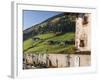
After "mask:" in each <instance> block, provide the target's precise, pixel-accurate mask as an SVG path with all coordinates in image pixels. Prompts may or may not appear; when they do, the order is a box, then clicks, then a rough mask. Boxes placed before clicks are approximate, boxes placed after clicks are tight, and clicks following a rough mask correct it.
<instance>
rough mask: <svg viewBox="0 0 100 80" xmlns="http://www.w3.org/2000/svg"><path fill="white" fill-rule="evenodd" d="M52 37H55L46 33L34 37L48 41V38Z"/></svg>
mask: <svg viewBox="0 0 100 80" xmlns="http://www.w3.org/2000/svg"><path fill="white" fill-rule="evenodd" d="M54 36H55V34H54V33H47V34H39V35H37V36H35V37H38V38H40V39H48V38H52V37H54Z"/></svg>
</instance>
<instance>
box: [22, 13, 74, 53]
mask: <svg viewBox="0 0 100 80" xmlns="http://www.w3.org/2000/svg"><path fill="white" fill-rule="evenodd" d="M23 40H24V45H23V47H24V53H30V52H31V53H41V54H42V53H47V54H49V53H74V52H75V16H72V15H71V14H70V15H69V14H68V13H67V14H66V13H62V14H59V15H56V16H53V17H51V18H49V19H47V20H45V21H43V22H41V23H39V24H37V25H35V26H32V27H30V28H28V29H26V30H24V31H23Z"/></svg>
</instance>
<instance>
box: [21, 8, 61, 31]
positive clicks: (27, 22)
mask: <svg viewBox="0 0 100 80" xmlns="http://www.w3.org/2000/svg"><path fill="white" fill-rule="evenodd" d="M60 13H61V12H52V11H34V10H24V11H23V26H24V30H25V29H27V28H29V27H31V26H33V25H36V24H38V23H41V22H42V21H44V20H46V19H48V18H50V17H52V16H55V15H58V14H60Z"/></svg>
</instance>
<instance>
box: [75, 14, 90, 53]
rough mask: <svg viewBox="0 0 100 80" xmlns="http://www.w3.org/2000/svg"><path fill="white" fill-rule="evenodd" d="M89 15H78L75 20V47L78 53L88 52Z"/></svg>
mask: <svg viewBox="0 0 100 80" xmlns="http://www.w3.org/2000/svg"><path fill="white" fill-rule="evenodd" d="M90 16H91V15H90V14H89V13H87V14H86V13H85V14H84V13H83V14H78V16H77V18H76V32H75V46H76V48H77V50H79V51H90V46H91V45H90V41H91V40H90V39H91V31H90V30H91V29H90V26H91V25H90V20H91V18H90Z"/></svg>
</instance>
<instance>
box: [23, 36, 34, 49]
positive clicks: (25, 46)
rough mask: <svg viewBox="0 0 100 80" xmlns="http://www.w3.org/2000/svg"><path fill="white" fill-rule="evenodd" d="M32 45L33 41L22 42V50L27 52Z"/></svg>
mask: <svg viewBox="0 0 100 80" xmlns="http://www.w3.org/2000/svg"><path fill="white" fill-rule="evenodd" d="M32 44H33V41H32V39H31V38H30V39H28V40H26V41H24V44H23V46H24V50H27V49H28V48H30V47H32Z"/></svg>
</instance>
